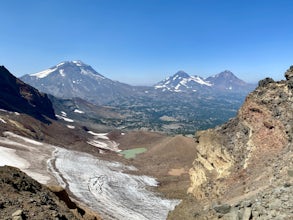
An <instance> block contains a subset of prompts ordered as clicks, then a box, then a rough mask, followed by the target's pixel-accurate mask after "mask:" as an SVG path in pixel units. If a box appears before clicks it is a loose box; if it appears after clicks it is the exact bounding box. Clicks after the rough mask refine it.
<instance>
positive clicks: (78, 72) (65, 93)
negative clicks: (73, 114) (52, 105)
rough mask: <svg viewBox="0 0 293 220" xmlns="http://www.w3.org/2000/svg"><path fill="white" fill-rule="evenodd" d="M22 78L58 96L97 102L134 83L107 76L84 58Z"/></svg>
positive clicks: (115, 95)
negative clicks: (111, 78)
mask: <svg viewBox="0 0 293 220" xmlns="http://www.w3.org/2000/svg"><path fill="white" fill-rule="evenodd" d="M21 79H22V80H23V81H24V82H26V83H28V84H30V85H32V86H34V87H36V88H38V89H39V90H41V91H43V92H46V93H49V94H52V95H54V96H56V97H60V98H73V97H79V98H82V99H85V100H88V101H90V102H92V103H97V104H101V103H106V102H107V101H109V100H113V99H114V98H115V97H117V96H119V95H121V94H123V95H126V96H127V95H128V94H131V91H132V89H131V86H129V85H126V84H123V83H120V82H117V81H112V80H110V79H108V78H106V77H104V76H103V75H101V74H99V73H98V72H97V71H95V70H94V69H93V68H92V67H91V66H90V65H87V64H85V63H83V62H82V61H65V62H62V63H59V64H57V65H56V66H53V67H51V68H49V69H46V70H43V71H41V72H38V73H34V74H28V75H25V76H23V77H21Z"/></svg>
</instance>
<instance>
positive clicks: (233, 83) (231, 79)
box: [154, 70, 253, 92]
mask: <svg viewBox="0 0 293 220" xmlns="http://www.w3.org/2000/svg"><path fill="white" fill-rule="evenodd" d="M154 87H155V89H157V90H161V91H163V92H165V91H171V92H198V91H208V90H213V91H215V92H218V91H228V90H230V91H234V92H236V91H248V90H251V89H252V87H253V85H251V84H248V83H246V82H244V81H243V80H241V79H239V78H237V77H236V76H235V75H234V74H233V73H232V72H231V71H228V70H225V71H223V72H221V73H219V74H216V75H214V76H210V77H208V78H206V79H204V78H203V77H200V76H190V75H188V74H187V73H186V72H184V71H179V72H177V73H176V74H174V75H173V76H170V77H168V78H166V79H165V80H163V81H161V82H159V83H157V84H156V85H155V86H154Z"/></svg>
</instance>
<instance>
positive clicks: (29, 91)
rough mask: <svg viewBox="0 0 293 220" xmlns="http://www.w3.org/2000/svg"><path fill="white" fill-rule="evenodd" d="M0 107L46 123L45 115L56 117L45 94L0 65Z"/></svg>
mask: <svg viewBox="0 0 293 220" xmlns="http://www.w3.org/2000/svg"><path fill="white" fill-rule="evenodd" d="M0 108H1V109H5V110H8V111H15V112H19V113H25V114H28V115H30V116H32V117H34V118H36V119H38V120H41V121H43V122H46V123H48V122H49V121H48V120H47V119H46V117H48V118H50V119H56V118H55V113H54V109H53V107H52V103H51V101H50V100H49V99H48V97H47V95H46V94H43V93H40V92H39V91H38V90H37V89H35V88H33V87H31V86H29V85H27V84H25V83H24V82H22V81H21V80H19V79H17V78H16V77H15V76H13V75H12V74H11V73H10V72H9V71H8V70H7V69H6V68H5V67H4V66H0Z"/></svg>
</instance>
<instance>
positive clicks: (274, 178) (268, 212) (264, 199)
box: [188, 67, 293, 219]
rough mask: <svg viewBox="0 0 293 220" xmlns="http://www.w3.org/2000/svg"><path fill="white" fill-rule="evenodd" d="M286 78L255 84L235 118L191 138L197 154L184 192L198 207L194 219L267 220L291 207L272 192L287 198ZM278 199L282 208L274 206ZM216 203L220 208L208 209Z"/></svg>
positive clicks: (292, 108) (291, 107) (292, 97)
mask: <svg viewBox="0 0 293 220" xmlns="http://www.w3.org/2000/svg"><path fill="white" fill-rule="evenodd" d="M292 73H293V67H290V69H289V70H288V71H287V72H286V73H285V77H286V79H287V80H286V81H280V82H275V81H274V80H272V79H270V78H267V79H265V80H262V81H260V83H259V86H258V88H256V89H255V91H254V92H252V93H251V94H249V95H248V97H247V98H246V100H245V102H244V104H243V106H242V107H241V109H240V110H239V112H238V114H237V117H236V118H233V119H231V120H230V121H229V122H227V123H226V124H224V125H222V126H220V127H217V128H215V129H210V130H206V131H201V132H198V133H197V134H196V142H197V154H196V158H195V161H194V163H193V167H192V168H191V169H190V172H189V173H190V178H191V185H190V188H189V190H188V192H189V193H191V194H192V195H193V196H194V197H195V198H196V199H197V204H198V205H199V206H201V207H202V209H201V211H199V213H197V214H196V215H194V218H195V219H196V218H198V219H205V217H206V218H207V219H217V218H222V217H224V218H223V219H258V218H261V217H260V216H262V217H264V218H265V219H272V218H273V216H276V215H277V214H279V213H281V210H283V209H289V208H288V207H291V205H290V203H291V204H293V199H292V196H291V197H290V198H287V197H288V196H285V193H279V194H276V193H275V192H276V190H277V191H278V192H279V191H282V192H283V191H284V190H285V191H286V192H287V191H288V192H290V193H291V195H292V187H291V185H292V183H293V179H292V177H291V176H290V175H289V173H290V172H291V171H290V170H292V168H293V159H292V158H293V153H292V150H293V144H292V139H293V89H292V88H293V87H292V82H291V81H292V79H293V78H292ZM284 184H285V185H286V186H287V187H285V188H284V187H283V185H284ZM282 187H283V188H282ZM278 189H280V190H278ZM283 196H285V197H286V202H285V204H286V207H285V208H284V207H283V208H282V209H281V208H280V207H277V206H274V204H275V203H276V204H278V203H279V202H281V201H283V200H284V197H283ZM270 199H272V200H270ZM245 200H249V201H250V202H249V203H250V205H245V204H244V203H243V202H244V201H245ZM219 203H220V204H226V206H225V207H224V206H223V205H220V206H219V207H218V206H215V205H214V204H219ZM282 204H283V203H282ZM228 207H229V208H228ZM224 209H225V212H224V213H223V212H222V211H219V210H224ZM202 210H205V211H202ZM203 213H205V214H203ZM207 213H209V214H207ZM288 213H289V214H290V215H289V214H288ZM287 214H288V215H289V216H290V217H293V215H292V213H291V212H289V211H288V212H287ZM288 215H287V216H286V217H288ZM235 216H237V217H235ZM290 217H289V218H290ZM289 218H288V219H289ZM261 219H263V218H261ZM284 219H286V218H284Z"/></svg>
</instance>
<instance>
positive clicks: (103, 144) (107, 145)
mask: <svg viewBox="0 0 293 220" xmlns="http://www.w3.org/2000/svg"><path fill="white" fill-rule="evenodd" d="M87 143H88V144H90V145H92V146H94V147H97V148H100V149H104V150H110V151H114V152H120V151H121V150H120V149H119V148H118V146H119V144H117V143H116V142H115V141H98V140H90V141H88V142H87Z"/></svg>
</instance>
